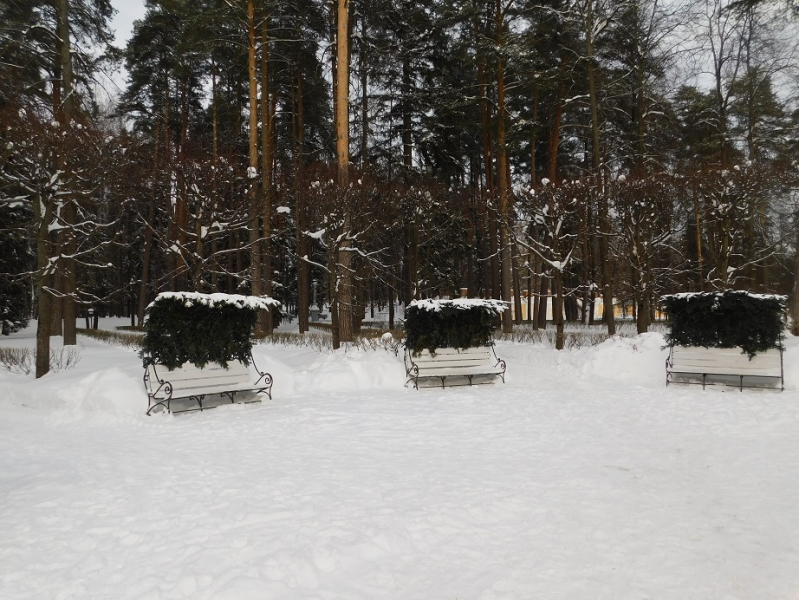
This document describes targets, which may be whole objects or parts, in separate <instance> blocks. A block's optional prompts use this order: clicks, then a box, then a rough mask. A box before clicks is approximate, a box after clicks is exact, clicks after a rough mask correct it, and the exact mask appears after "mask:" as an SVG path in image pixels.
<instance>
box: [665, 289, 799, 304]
mask: <svg viewBox="0 0 799 600" xmlns="http://www.w3.org/2000/svg"><path fill="white" fill-rule="evenodd" d="M722 294H735V295H741V296H749V297H750V298H754V299H755V300H777V301H778V302H786V301H787V300H788V296H782V295H780V294H754V293H752V292H747V291H746V290H727V291H725V292H683V293H680V294H666V295H665V296H661V298H660V299H661V300H667V299H668V298H676V299H678V300H690V299H691V298H702V297H708V296H720V295H722Z"/></svg>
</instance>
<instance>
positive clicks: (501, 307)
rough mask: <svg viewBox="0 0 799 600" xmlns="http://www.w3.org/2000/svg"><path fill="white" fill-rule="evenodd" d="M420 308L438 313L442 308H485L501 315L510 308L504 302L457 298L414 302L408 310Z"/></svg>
mask: <svg viewBox="0 0 799 600" xmlns="http://www.w3.org/2000/svg"><path fill="white" fill-rule="evenodd" d="M412 307H415V308H418V309H419V310H429V311H432V312H438V311H440V310H441V309H442V308H446V307H451V308H460V309H464V310H466V309H470V308H484V309H486V310H490V311H493V312H498V313H501V312H503V311H505V310H507V308H508V304H507V302H503V301H502V300H483V299H482V298H455V299H454V300H414V301H413V302H411V303H410V304H409V305H408V308H412Z"/></svg>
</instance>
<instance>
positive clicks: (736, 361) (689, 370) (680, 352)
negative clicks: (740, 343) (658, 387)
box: [666, 346, 783, 388]
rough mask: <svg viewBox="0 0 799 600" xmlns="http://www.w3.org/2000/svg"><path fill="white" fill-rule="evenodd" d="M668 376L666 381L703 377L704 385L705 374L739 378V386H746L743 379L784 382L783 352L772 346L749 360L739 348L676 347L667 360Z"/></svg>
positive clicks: (749, 381)
mask: <svg viewBox="0 0 799 600" xmlns="http://www.w3.org/2000/svg"><path fill="white" fill-rule="evenodd" d="M666 375H667V383H668V382H669V381H673V380H674V379H673V378H674V377H680V378H683V377H689V378H690V377H694V378H699V379H702V383H703V385H704V383H705V380H704V378H703V376H713V377H728V378H738V379H739V383H738V386H740V387H742V388H743V387H745V386H744V381H743V380H741V378H744V380H746V382H748V383H753V379H754V380H757V379H761V380H765V379H778V380H780V381H782V380H783V372H782V352H781V351H780V349H771V350H768V351H766V352H761V353H758V354H757V355H755V356H753V357H752V358H751V359H750V358H749V356H748V355H747V354H745V353H743V352H742V351H741V349H740V348H694V347H691V348H686V347H682V346H674V347H673V348H672V349H671V352H670V354H669V359H668V361H667V362H666ZM677 382H678V383H681V382H680V381H677ZM682 383H685V382H682Z"/></svg>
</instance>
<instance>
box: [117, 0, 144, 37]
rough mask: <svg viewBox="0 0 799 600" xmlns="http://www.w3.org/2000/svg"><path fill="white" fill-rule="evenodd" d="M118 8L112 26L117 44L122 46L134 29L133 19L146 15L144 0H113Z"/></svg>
mask: <svg viewBox="0 0 799 600" xmlns="http://www.w3.org/2000/svg"><path fill="white" fill-rule="evenodd" d="M111 4H112V5H113V6H114V8H115V9H116V10H117V14H116V16H115V17H114V20H113V21H112V22H111V28H112V29H113V30H114V32H115V33H116V46H118V47H120V48H122V47H124V46H125V42H127V41H128V38H129V37H130V34H131V32H132V30H133V21H135V20H136V19H141V18H142V17H143V16H144V0H111Z"/></svg>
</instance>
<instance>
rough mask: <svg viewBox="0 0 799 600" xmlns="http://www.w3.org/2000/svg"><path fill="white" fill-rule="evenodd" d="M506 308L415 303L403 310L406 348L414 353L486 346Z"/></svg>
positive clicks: (482, 303) (494, 303)
mask: <svg viewBox="0 0 799 600" xmlns="http://www.w3.org/2000/svg"><path fill="white" fill-rule="evenodd" d="M506 309H507V305H506V304H505V303H503V302H500V301H498V300H478V299H458V300H415V301H413V302H411V303H410V304H409V305H408V307H407V308H406V309H405V332H406V338H405V346H406V347H407V348H409V349H410V350H411V352H413V353H414V354H419V353H420V352H421V351H422V350H425V349H427V350H429V351H430V352H431V353H432V352H435V351H436V349H437V348H474V347H477V346H487V345H489V344H490V343H491V339H492V335H493V332H494V329H495V328H496V326H497V324H498V323H499V316H500V315H501V314H502V311H504V310H506Z"/></svg>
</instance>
